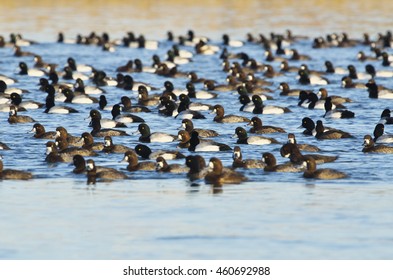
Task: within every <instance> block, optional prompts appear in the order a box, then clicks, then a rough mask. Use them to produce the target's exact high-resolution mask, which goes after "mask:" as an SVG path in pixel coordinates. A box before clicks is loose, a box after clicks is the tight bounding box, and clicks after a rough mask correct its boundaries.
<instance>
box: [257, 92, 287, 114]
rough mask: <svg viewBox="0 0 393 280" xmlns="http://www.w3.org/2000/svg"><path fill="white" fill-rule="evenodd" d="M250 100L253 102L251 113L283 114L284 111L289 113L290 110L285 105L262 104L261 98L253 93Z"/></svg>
mask: <svg viewBox="0 0 393 280" xmlns="http://www.w3.org/2000/svg"><path fill="white" fill-rule="evenodd" d="M251 100H252V102H253V103H254V109H253V111H252V113H253V114H272V115H276V114H284V113H290V112H291V110H290V109H288V108H287V107H279V106H273V105H263V101H262V98H261V97H260V96H259V95H257V94H254V95H253V96H252V98H251Z"/></svg>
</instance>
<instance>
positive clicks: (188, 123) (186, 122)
mask: <svg viewBox="0 0 393 280" xmlns="http://www.w3.org/2000/svg"><path fill="white" fill-rule="evenodd" d="M181 123H182V126H181V128H183V129H184V130H185V131H187V132H188V133H191V132H192V131H193V130H195V131H197V132H198V134H199V137H201V138H207V137H217V136H219V133H218V132H217V131H215V130H212V129H202V128H194V123H193V122H192V120H190V119H183V120H182V122H181Z"/></svg>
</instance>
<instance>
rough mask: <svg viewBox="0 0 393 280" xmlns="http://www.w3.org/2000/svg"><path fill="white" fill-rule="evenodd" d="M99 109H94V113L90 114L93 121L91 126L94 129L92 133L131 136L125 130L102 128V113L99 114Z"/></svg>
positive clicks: (98, 135) (96, 135) (99, 135)
mask: <svg viewBox="0 0 393 280" xmlns="http://www.w3.org/2000/svg"><path fill="white" fill-rule="evenodd" d="M97 112H98V111H97V110H95V111H93V114H90V117H91V121H90V124H89V126H91V127H92V128H93V129H92V131H91V135H93V136H94V137H105V136H129V134H127V133H126V132H125V131H123V130H117V129H112V128H102V126H101V114H97ZM98 113H99V112H98Z"/></svg>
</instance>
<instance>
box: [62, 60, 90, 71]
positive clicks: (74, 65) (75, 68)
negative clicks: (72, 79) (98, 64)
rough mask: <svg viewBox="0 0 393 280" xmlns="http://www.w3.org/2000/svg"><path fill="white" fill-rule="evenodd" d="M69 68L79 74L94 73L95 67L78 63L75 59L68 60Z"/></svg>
mask: <svg viewBox="0 0 393 280" xmlns="http://www.w3.org/2000/svg"><path fill="white" fill-rule="evenodd" d="M67 66H68V67H70V68H71V70H72V71H78V72H92V71H93V67H92V66H90V65H87V64H81V63H78V64H77V63H76V61H75V59H74V58H73V57H69V58H67Z"/></svg>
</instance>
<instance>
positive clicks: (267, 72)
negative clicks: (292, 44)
mask: <svg viewBox="0 0 393 280" xmlns="http://www.w3.org/2000/svg"><path fill="white" fill-rule="evenodd" d="M282 75H283V73H281V72H275V71H274V68H273V66H271V65H269V64H265V67H264V72H263V76H264V77H266V78H271V79H272V78H275V77H280V76H282Z"/></svg>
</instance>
